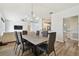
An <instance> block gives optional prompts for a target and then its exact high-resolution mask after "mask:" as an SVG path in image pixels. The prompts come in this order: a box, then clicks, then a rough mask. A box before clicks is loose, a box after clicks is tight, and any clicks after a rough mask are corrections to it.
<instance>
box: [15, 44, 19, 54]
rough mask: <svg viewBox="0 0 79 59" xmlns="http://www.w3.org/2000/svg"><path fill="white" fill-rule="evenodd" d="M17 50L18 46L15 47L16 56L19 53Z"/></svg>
mask: <svg viewBox="0 0 79 59" xmlns="http://www.w3.org/2000/svg"><path fill="white" fill-rule="evenodd" d="M17 48H18V46H17V45H16V46H15V54H16V52H17Z"/></svg>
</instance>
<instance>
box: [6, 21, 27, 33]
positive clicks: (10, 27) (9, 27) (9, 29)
mask: <svg viewBox="0 0 79 59" xmlns="http://www.w3.org/2000/svg"><path fill="white" fill-rule="evenodd" d="M14 25H22V26H23V30H27V22H23V21H20V20H16V21H12V20H9V21H6V25H5V27H6V28H5V30H6V32H14Z"/></svg>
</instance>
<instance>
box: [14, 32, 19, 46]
mask: <svg viewBox="0 0 79 59" xmlns="http://www.w3.org/2000/svg"><path fill="white" fill-rule="evenodd" d="M15 37H16V44H17V45H19V44H20V42H19V38H18V33H17V32H15Z"/></svg>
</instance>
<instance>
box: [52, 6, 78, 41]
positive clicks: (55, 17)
mask: <svg viewBox="0 0 79 59" xmlns="http://www.w3.org/2000/svg"><path fill="white" fill-rule="evenodd" d="M76 15H79V6H76V7H73V8H70V9H67V10H64V11H62V12H59V13H56V14H52V26H51V30H52V31H56V32H57V37H56V38H57V40H58V41H61V42H63V18H66V17H71V16H76Z"/></svg>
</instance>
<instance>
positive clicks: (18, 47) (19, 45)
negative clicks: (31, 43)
mask: <svg viewBox="0 0 79 59" xmlns="http://www.w3.org/2000/svg"><path fill="white" fill-rule="evenodd" d="M18 48H19V49H18V56H19V54H20V49H21V47H20V45H19V46H18Z"/></svg>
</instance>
